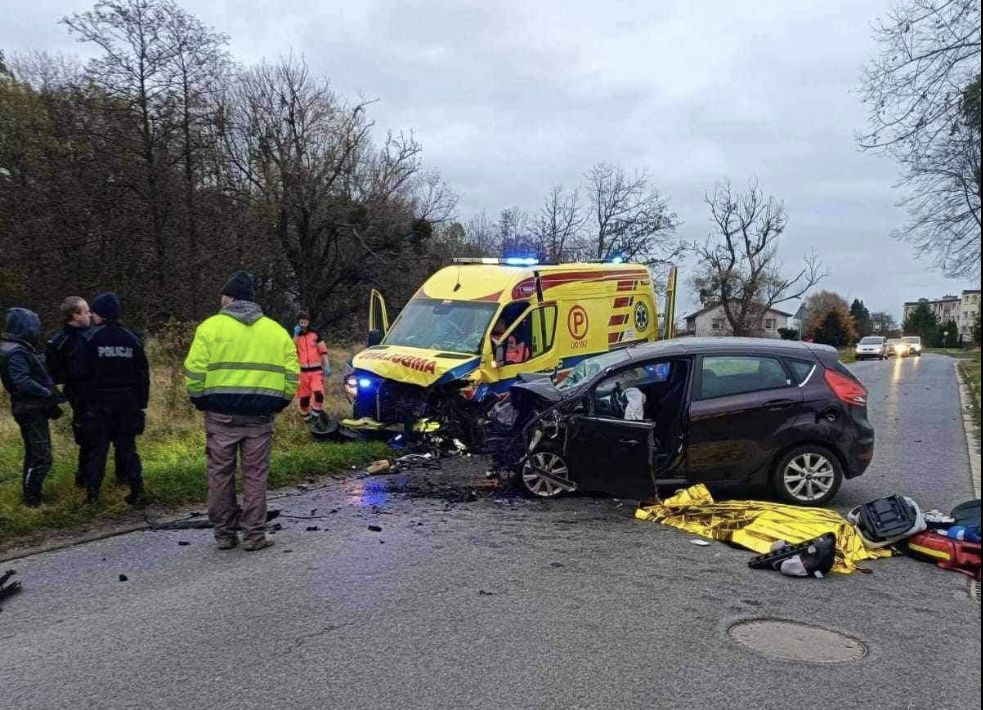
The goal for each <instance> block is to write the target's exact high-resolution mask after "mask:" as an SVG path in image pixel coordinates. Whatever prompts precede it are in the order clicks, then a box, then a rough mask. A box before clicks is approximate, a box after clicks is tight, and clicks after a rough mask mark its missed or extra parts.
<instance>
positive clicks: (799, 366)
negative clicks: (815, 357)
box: [785, 360, 816, 385]
mask: <svg viewBox="0 0 983 710" xmlns="http://www.w3.org/2000/svg"><path fill="white" fill-rule="evenodd" d="M785 364H786V365H788V369H789V370H791V371H792V381H793V382H794V383H795V384H797V385H801V384H803V383H804V382H805V381H806V380H808V379H809V376H810V375H811V374H812V371H813V370H814V369H815V368H816V363H814V362H809V361H808V360H786V361H785Z"/></svg>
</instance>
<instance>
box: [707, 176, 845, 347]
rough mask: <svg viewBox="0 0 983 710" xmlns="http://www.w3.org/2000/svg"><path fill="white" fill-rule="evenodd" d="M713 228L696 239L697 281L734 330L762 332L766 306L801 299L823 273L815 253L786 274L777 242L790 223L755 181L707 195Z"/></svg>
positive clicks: (778, 204) (723, 186)
mask: <svg viewBox="0 0 983 710" xmlns="http://www.w3.org/2000/svg"><path fill="white" fill-rule="evenodd" d="M705 200H706V203H707V206H708V207H709V208H710V217H711V233H710V236H709V237H708V238H707V239H706V241H705V242H703V243H702V244H693V245H692V247H691V248H692V250H693V252H694V253H695V254H696V257H697V259H698V262H699V263H698V267H697V268H698V270H697V274H696V276H695V278H694V285H695V286H696V288H697V289H698V290H699V292H700V300H701V301H702V302H703V303H704V304H706V305H714V306H716V305H720V306H722V307H723V311H724V314H725V316H726V318H727V322H728V324H729V326H730V330H731V332H732V333H733V334H734V335H760V334H761V333H762V330H763V329H762V322H763V320H764V317H765V314H766V312H767V311H768V309H770V308H773V307H774V306H776V305H778V304H780V303H784V302H785V301H790V300H793V299H797V298H800V297H801V296H802V295H803V294H804V293H805V292H806V291H808V290H809V289H810V288H812V287H813V286H815V285H816V284H817V283H818V282H819V280H820V279H822V278H823V276H825V273H824V272H823V271H822V267H821V265H820V263H819V261H818V259H817V258H816V256H815V255H812V256H809V257H806V259H805V260H804V261H805V263H804V265H803V266H802V268H801V269H800V270H799V271H797V272H796V273H795V274H794V275H791V276H786V275H784V274H783V273H782V264H781V262H780V261H779V259H778V242H779V239H780V238H781V236H782V234H783V233H784V232H785V228H786V226H787V225H788V215H787V214H786V213H785V208H784V206H783V205H782V203H781V202H779V201H778V200H776V199H775V198H774V197H772V196H770V195H765V194H764V192H762V190H761V189H760V188H759V187H758V185H757V183H756V182H753V181H752V182H750V183H749V184H748V188H747V190H746V191H745V192H735V191H734V190H733V188H732V187H731V184H730V182H729V181H725V182H723V183H721V184H718V185H717V186H716V187H715V188H714V191H713V194H712V195H707V196H706V198H705Z"/></svg>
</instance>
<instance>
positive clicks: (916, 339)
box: [903, 335, 922, 345]
mask: <svg viewBox="0 0 983 710" xmlns="http://www.w3.org/2000/svg"><path fill="white" fill-rule="evenodd" d="M903 340H904V341H905V342H906V343H914V344H915V345H917V344H919V343H921V342H922V339H921V338H920V337H919V336H917V335H916V336H914V337H907V338H903Z"/></svg>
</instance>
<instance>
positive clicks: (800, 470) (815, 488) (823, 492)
mask: <svg viewBox="0 0 983 710" xmlns="http://www.w3.org/2000/svg"><path fill="white" fill-rule="evenodd" d="M781 476H782V486H783V487H784V489H785V490H786V491H787V492H788V497H789V498H791V499H792V500H794V501H796V502H799V503H807V504H815V503H819V502H823V501H825V500H828V499H829V498H831V497H832V495H831V491H832V492H833V493H835V488H836V486H837V478H838V476H837V471H836V467H835V465H834V464H833V462H832V461H831V460H830V459H829V458H827V456H826V455H824V454H820V453H818V452H816V451H804V452H802V453H799V454H797V455H796V456H794V457H792V458H791V459H789V460H788V461H787V462H786V464H785V467H784V469H783V470H782V473H781Z"/></svg>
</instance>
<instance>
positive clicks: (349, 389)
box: [345, 373, 358, 402]
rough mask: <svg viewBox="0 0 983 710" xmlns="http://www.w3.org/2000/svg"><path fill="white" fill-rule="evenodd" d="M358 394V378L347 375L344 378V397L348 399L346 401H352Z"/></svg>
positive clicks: (353, 375)
mask: <svg viewBox="0 0 983 710" xmlns="http://www.w3.org/2000/svg"><path fill="white" fill-rule="evenodd" d="M357 394H358V378H357V377H356V376H355V374H354V373H353V374H351V375H348V377H346V378H345V396H346V397H348V401H349V402H351V401H354V400H355V396H356V395H357Z"/></svg>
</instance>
